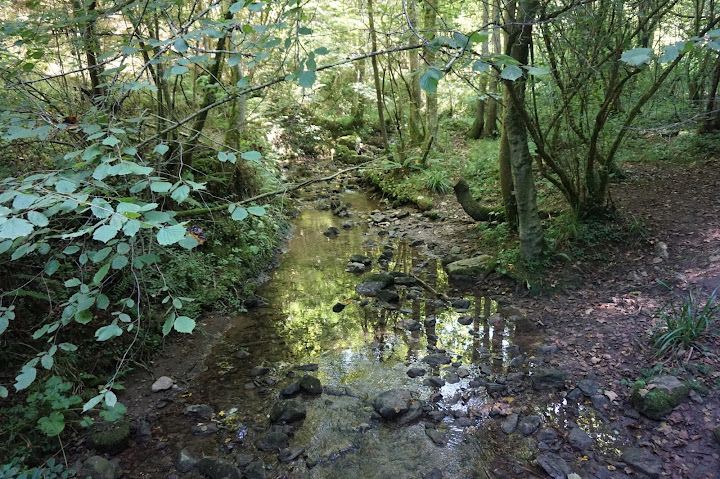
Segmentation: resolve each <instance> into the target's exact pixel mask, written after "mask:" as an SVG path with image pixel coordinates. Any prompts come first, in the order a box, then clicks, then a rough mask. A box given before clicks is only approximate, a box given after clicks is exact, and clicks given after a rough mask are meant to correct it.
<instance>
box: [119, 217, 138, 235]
mask: <svg viewBox="0 0 720 479" xmlns="http://www.w3.org/2000/svg"><path fill="white" fill-rule="evenodd" d="M140 226H142V223H140V222H139V221H138V220H130V221H128V222H127V223H125V226H123V233H125V236H130V237H132V236H135V234H136V233H137V232H138V231H140Z"/></svg>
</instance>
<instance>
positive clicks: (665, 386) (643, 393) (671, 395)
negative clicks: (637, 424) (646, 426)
mask: <svg viewBox="0 0 720 479" xmlns="http://www.w3.org/2000/svg"><path fill="white" fill-rule="evenodd" d="M688 394H690V387H689V386H688V384H687V383H685V382H683V381H681V380H679V379H678V378H676V377H675V376H659V377H656V378H654V379H652V380H651V381H650V382H648V383H647V384H646V383H645V382H644V381H638V382H636V383H635V386H634V387H633V392H632V403H633V406H635V408H636V409H637V410H638V411H639V412H640V413H641V414H643V415H644V416H647V417H649V418H650V419H654V420H656V421H659V420H661V419H662V418H663V417H664V416H665V415H666V414H669V413H670V412H672V410H673V409H675V407H676V406H678V405H679V404H680V403H681V402H683V400H685V398H686V397H688Z"/></svg>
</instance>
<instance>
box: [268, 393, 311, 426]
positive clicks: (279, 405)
mask: <svg viewBox="0 0 720 479" xmlns="http://www.w3.org/2000/svg"><path fill="white" fill-rule="evenodd" d="M305 416H307V408H306V407H305V404H303V403H301V402H300V401H298V400H297V399H288V400H286V401H279V402H276V403H275V404H273V406H272V408H271V409H270V422H272V423H279V422H284V423H291V422H295V421H302V420H303V419H305Z"/></svg>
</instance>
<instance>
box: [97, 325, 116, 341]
mask: <svg viewBox="0 0 720 479" xmlns="http://www.w3.org/2000/svg"><path fill="white" fill-rule="evenodd" d="M122 333H123V331H122V329H121V328H120V327H119V326H118V325H117V324H114V323H113V324H108V325H107V326H103V327H102V328H98V329H97V331H95V338H96V339H97V340H98V341H107V340H108V339H112V338H115V337H117V336H120V335H122Z"/></svg>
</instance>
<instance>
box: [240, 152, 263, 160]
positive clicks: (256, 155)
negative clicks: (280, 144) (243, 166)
mask: <svg viewBox="0 0 720 479" xmlns="http://www.w3.org/2000/svg"><path fill="white" fill-rule="evenodd" d="M240 158H242V159H243V160H247V161H258V160H259V159H260V158H262V154H260V152H259V151H255V150H252V151H246V152H245V153H242V154H241V155H240Z"/></svg>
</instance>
